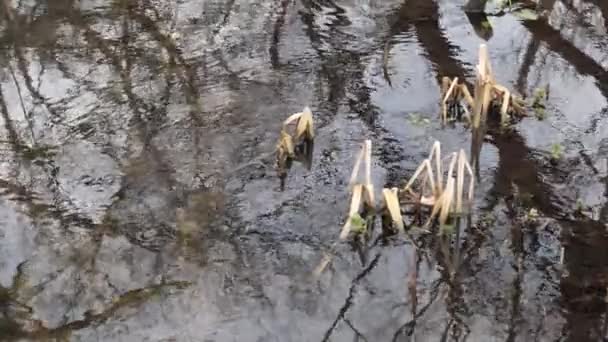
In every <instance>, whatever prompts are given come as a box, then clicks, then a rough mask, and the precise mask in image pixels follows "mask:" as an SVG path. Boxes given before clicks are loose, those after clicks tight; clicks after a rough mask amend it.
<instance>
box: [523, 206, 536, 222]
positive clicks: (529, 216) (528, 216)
mask: <svg viewBox="0 0 608 342" xmlns="http://www.w3.org/2000/svg"><path fill="white" fill-rule="evenodd" d="M537 218H538V209H536V208H530V210H529V211H528V213H527V214H526V220H527V221H533V220H536V219H537Z"/></svg>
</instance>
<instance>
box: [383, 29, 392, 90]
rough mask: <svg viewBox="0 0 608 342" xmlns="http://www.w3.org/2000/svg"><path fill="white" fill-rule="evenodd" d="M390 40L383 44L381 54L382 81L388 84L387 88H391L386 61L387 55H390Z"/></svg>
mask: <svg viewBox="0 0 608 342" xmlns="http://www.w3.org/2000/svg"><path fill="white" fill-rule="evenodd" d="M390 47H391V46H390V40H387V41H386V44H384V49H383V53H382V72H383V74H384V79H385V80H386V83H388V85H389V87H391V88H392V87H393V83H392V82H391V75H390V73H389V72H388V59H389V57H390V56H389V55H390Z"/></svg>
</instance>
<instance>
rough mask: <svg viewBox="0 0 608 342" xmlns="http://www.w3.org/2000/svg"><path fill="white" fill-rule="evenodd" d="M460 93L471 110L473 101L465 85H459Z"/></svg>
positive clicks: (473, 104)
mask: <svg viewBox="0 0 608 342" xmlns="http://www.w3.org/2000/svg"><path fill="white" fill-rule="evenodd" d="M460 91H461V92H462V94H463V97H464V99H465V101H466V102H467V104H468V105H469V106H471V108H473V107H474V106H475V100H473V96H471V93H470V92H469V88H468V87H467V85H466V84H464V83H463V84H461V85H460Z"/></svg>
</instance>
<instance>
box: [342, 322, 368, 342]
mask: <svg viewBox="0 0 608 342" xmlns="http://www.w3.org/2000/svg"><path fill="white" fill-rule="evenodd" d="M344 322H345V323H346V324H347V325H348V326H349V327H350V328H351V329H353V331H354V332H355V336H356V337H357V340H358V339H359V338H362V339H363V340H364V341H365V342H368V340H367V338H366V337H365V336H364V335H363V334H362V333H361V332H359V330H357V328H355V326H354V325H353V324H352V323H351V321H350V320H349V319H348V318H345V319H344Z"/></svg>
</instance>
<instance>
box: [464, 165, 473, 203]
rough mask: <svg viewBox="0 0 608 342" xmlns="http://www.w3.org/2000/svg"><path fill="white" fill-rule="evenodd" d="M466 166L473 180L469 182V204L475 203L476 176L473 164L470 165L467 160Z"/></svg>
mask: <svg viewBox="0 0 608 342" xmlns="http://www.w3.org/2000/svg"><path fill="white" fill-rule="evenodd" d="M464 166H465V168H466V170H467V172H468V173H469V176H470V177H471V180H470V181H469V196H468V200H469V202H472V201H473V191H474V190H475V174H474V173H473V168H472V167H471V164H469V161H468V160H465V163H464Z"/></svg>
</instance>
